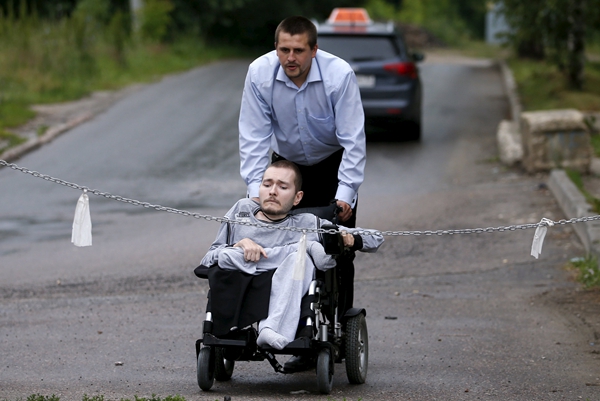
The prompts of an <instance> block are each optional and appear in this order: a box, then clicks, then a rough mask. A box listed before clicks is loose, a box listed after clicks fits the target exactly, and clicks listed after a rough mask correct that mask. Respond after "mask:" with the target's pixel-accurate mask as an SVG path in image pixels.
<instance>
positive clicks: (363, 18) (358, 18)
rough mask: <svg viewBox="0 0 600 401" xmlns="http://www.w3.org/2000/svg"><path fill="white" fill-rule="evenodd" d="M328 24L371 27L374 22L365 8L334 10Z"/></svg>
mask: <svg viewBox="0 0 600 401" xmlns="http://www.w3.org/2000/svg"><path fill="white" fill-rule="evenodd" d="M327 22H328V23H330V24H333V25H369V24H370V23H371V22H372V21H371V18H369V13H368V12H367V10H365V9H364V8H351V7H338V8H334V9H333V11H332V12H331V14H330V15H329V18H328V19H327Z"/></svg>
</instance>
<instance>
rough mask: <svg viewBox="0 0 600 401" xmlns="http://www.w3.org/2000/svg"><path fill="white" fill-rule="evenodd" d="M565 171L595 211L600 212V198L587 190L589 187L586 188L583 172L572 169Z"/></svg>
mask: <svg viewBox="0 0 600 401" xmlns="http://www.w3.org/2000/svg"><path fill="white" fill-rule="evenodd" d="M565 173H566V174H567V176H568V177H569V178H570V179H571V181H572V182H573V184H575V186H576V187H577V189H579V191H580V192H581V193H582V194H583V196H584V197H585V200H586V201H587V203H589V204H590V205H591V206H592V209H593V211H594V212H596V213H600V199H598V198H596V197H595V196H593V195H592V194H590V193H589V192H588V191H587V189H585V185H584V183H583V178H582V177H581V174H580V173H579V172H578V171H575V170H571V169H567V170H565Z"/></svg>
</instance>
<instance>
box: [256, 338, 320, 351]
mask: <svg viewBox="0 0 600 401" xmlns="http://www.w3.org/2000/svg"><path fill="white" fill-rule="evenodd" d="M259 348H260V349H262V350H264V351H268V352H271V353H273V354H290V353H293V352H294V351H299V350H307V349H312V348H313V340H311V339H310V338H308V337H300V338H297V339H295V340H294V341H292V342H291V343H289V344H288V345H287V347H285V348H284V349H282V350H278V349H275V348H272V347H270V346H268V345H261V346H260V347H259Z"/></svg>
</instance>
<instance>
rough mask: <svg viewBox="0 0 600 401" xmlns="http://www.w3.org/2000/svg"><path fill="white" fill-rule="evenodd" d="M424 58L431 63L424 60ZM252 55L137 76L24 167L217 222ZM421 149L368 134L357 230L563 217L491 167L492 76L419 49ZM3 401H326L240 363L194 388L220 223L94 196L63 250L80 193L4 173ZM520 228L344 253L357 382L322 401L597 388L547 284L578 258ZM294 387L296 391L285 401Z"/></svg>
mask: <svg viewBox="0 0 600 401" xmlns="http://www.w3.org/2000/svg"><path fill="white" fill-rule="evenodd" d="M432 59H433V60H432ZM246 66H247V62H243V61H230V62H224V63H216V64H212V65H209V66H207V67H203V68H200V69H197V70H193V71H190V72H188V73H185V74H181V75H177V76H171V77H169V78H166V79H164V80H163V81H161V82H159V83H157V84H154V85H150V86H147V87H144V88H143V89H141V90H139V91H137V92H136V93H134V94H132V95H130V96H128V97H127V98H125V99H123V100H121V101H119V102H118V103H116V104H115V105H114V106H113V107H111V108H110V109H108V110H107V111H106V112H105V113H103V114H101V115H99V116H97V117H96V118H95V119H93V120H92V121H90V122H87V123H85V124H83V125H81V126H79V127H77V128H75V129H73V130H72V131H70V132H69V133H68V134H65V135H63V136H61V137H60V138H58V139H57V140H55V141H54V142H52V143H51V144H49V145H47V146H45V147H43V148H41V149H39V150H37V151H35V152H33V153H31V154H29V155H27V156H26V157H23V158H22V159H20V160H19V161H18V164H19V165H22V166H25V167H27V168H30V169H32V170H37V171H39V172H41V173H44V174H48V175H50V176H53V177H57V178H61V179H63V180H66V181H70V182H74V183H77V184H80V185H85V186H88V187H91V188H95V189H98V190H101V191H103V192H109V193H112V194H115V195H120V196H124V197H127V198H133V199H137V200H140V201H144V202H150V203H152V204H161V205H164V206H170V207H175V208H179V209H186V210H190V211H194V212H198V213H202V214H206V215H215V216H220V215H222V214H223V213H224V212H225V211H226V210H227V209H228V208H229V206H230V205H231V204H232V203H233V202H234V201H235V200H237V199H238V198H239V197H241V196H243V195H244V193H245V189H244V186H243V183H242V181H241V179H240V178H239V175H238V170H237V169H238V163H239V159H238V156H237V128H236V117H237V112H238V109H239V99H240V96H241V88H242V83H243V78H244V73H245V69H246ZM422 73H423V80H424V84H425V93H424V101H425V106H424V110H425V121H424V134H423V141H422V142H421V143H386V142H378V141H372V142H370V143H369V145H368V162H367V171H366V182H365V184H364V185H363V187H362V189H361V194H360V204H359V216H358V224H359V225H360V226H362V227H369V228H378V229H381V230H437V229H453V228H478V227H499V226H510V225H515V224H522V223H535V222H538V221H539V220H540V219H541V218H542V217H547V218H551V219H553V220H558V219H560V218H561V217H562V215H561V212H560V210H559V209H558V206H557V205H556V203H555V201H554V199H553V198H552V196H551V194H550V193H549V192H548V191H547V190H546V189H545V188H544V186H543V185H540V184H542V183H543V180H544V178H545V177H543V176H533V177H532V176H524V175H522V174H521V173H520V172H519V171H516V170H507V169H505V168H503V167H502V166H501V165H499V164H498V162H497V157H496V155H497V150H496V145H495V130H496V127H497V124H498V122H499V121H500V120H501V119H502V118H505V117H506V114H507V113H508V105H507V101H506V98H505V95H504V92H503V89H502V84H501V80H500V74H499V71H498V69H497V68H495V67H494V66H493V65H491V64H490V63H488V62H482V61H473V60H454V59H453V60H448V59H441V60H440V59H436V58H434V57H432V58H430V61H429V62H427V63H425V64H424V65H423V66H422ZM0 188H2V191H1V193H0V199H1V202H0V216H2V218H1V219H0V272H1V274H2V281H1V284H0V350H2V364H1V365H0V399H8V400H16V399H18V398H26V397H27V396H28V395H29V394H33V393H41V394H47V395H49V394H56V395H59V396H60V397H61V400H81V398H82V396H83V394H88V395H96V394H102V395H104V397H105V399H106V400H109V399H110V400H112V399H115V400H119V399H121V398H131V399H133V397H134V396H135V395H137V396H150V395H151V394H157V395H159V396H163V397H164V396H167V395H173V394H180V395H183V396H184V397H185V398H186V399H188V400H215V399H223V397H224V396H226V395H229V396H231V397H232V399H233V400H241V399H243V400H278V399H289V400H292V399H302V400H322V399H328V398H327V397H325V396H321V395H319V394H318V391H317V386H316V378H315V375H314V372H305V373H301V374H295V375H287V376H284V375H280V374H275V373H273V371H272V369H271V368H270V366H269V365H268V363H267V362H262V363H259V362H252V363H238V364H237V365H236V370H235V372H234V377H233V379H232V381H230V382H227V383H216V384H215V386H214V387H213V390H212V391H211V392H209V393H203V392H201V391H200V390H199V388H198V386H197V384H196V376H195V374H196V372H195V351H194V343H195V340H196V339H197V338H198V337H199V335H200V332H199V331H200V328H201V320H202V318H203V313H202V312H203V309H204V306H205V297H206V292H207V289H208V288H207V285H206V283H205V282H204V281H202V280H199V279H196V278H195V277H194V276H193V274H192V269H193V267H195V266H196V265H197V264H198V262H199V260H200V259H201V257H202V256H203V255H204V252H205V250H206V249H207V247H208V246H209V244H210V242H211V241H212V239H213V237H214V235H215V233H216V230H217V228H218V226H217V223H214V222H211V221H205V220H197V219H194V218H191V217H185V216H179V215H173V214H169V213H165V212H157V211H154V210H149V209H146V208H142V207H138V206H132V205H130V204H126V203H122V202H117V201H114V200H108V199H105V198H101V197H97V196H93V195H92V196H90V197H91V211H92V222H93V225H94V229H93V234H94V238H93V241H94V245H93V246H92V247H90V248H76V247H74V246H73V245H71V244H70V232H71V223H72V218H73V212H74V209H75V204H76V201H77V198H78V197H79V191H77V190H73V189H71V188H67V187H64V186H61V185H57V184H54V183H52V182H48V181H45V180H41V179H38V178H35V177H32V176H30V175H25V174H22V173H20V172H16V171H12V170H8V169H2V170H0ZM532 238H533V231H532V230H518V231H508V232H494V233H486V234H471V235H453V236H448V235H446V236H433V237H432V236H402V237H398V236H391V237H387V238H386V243H385V244H384V245H383V247H382V249H381V250H380V252H378V253H377V254H372V255H359V257H358V258H357V262H356V265H357V279H356V302H355V304H356V305H357V306H363V307H365V308H367V321H368V325H369V339H370V362H369V375H368V379H367V383H366V384H365V385H362V386H355V385H349V384H348V382H347V380H346V377H345V371H344V367H343V365H336V374H335V378H334V389H333V392H332V394H331V396H330V399H334V400H338V399H339V400H341V399H346V400H358V399H362V400H434V399H438V400H469V399H473V400H475V399H480V400H486V399H501V400H576V399H584V400H585V399H590V400H597V399H600V387H598V384H600V380H599V379H598V377H599V376H600V372H598V356H597V355H598V353H599V351H597V346H596V345H595V342H597V341H598V340H597V339H596V338H595V336H597V335H596V334H595V333H596V331H595V329H594V328H593V327H590V326H589V325H586V324H584V323H582V321H581V320H579V319H577V317H576V316H571V315H569V314H565V313H564V312H563V310H562V309H560V308H557V307H556V305H555V303H553V302H549V301H548V299H550V298H552V295H553V294H555V293H558V292H561V291H565V290H571V289H573V288H575V287H576V285H575V284H574V283H573V282H572V281H571V280H570V279H569V275H568V273H567V272H566V271H565V270H564V269H563V266H564V263H565V262H566V261H567V260H569V259H570V258H571V257H574V256H581V255H582V253H583V251H582V247H581V245H580V244H579V242H578V240H577V238H576V237H575V235H574V234H573V231H572V229H571V228H570V227H566V226H561V227H554V228H552V229H551V230H550V231H549V233H548V235H547V237H546V242H545V244H544V249H543V253H542V257H541V258H540V259H539V260H535V259H533V258H532V257H531V256H529V250H530V247H531V240H532ZM298 392H300V394H298Z"/></svg>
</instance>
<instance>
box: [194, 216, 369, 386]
mask: <svg viewBox="0 0 600 401" xmlns="http://www.w3.org/2000/svg"><path fill="white" fill-rule="evenodd" d="M332 208H333V209H332ZM292 212H294V213H305V212H310V213H313V214H316V215H317V216H319V217H322V218H325V219H327V220H329V221H333V224H332V225H324V226H322V228H323V229H326V230H330V229H333V230H337V225H336V210H335V208H334V207H333V206H332V207H324V208H311V209H297V210H295V211H292ZM331 216H333V218H332V217H331ZM321 239H322V241H321V242H322V243H323V245H324V248H325V252H326V253H327V254H329V255H332V256H334V258H336V260H337V264H336V266H335V267H333V268H331V269H329V270H326V271H321V270H318V269H315V273H314V275H313V280H312V281H311V284H310V287H309V290H308V293H307V294H306V295H305V296H304V298H303V299H302V312H301V319H300V320H301V322H300V324H299V328H298V332H297V335H296V339H295V340H294V341H292V342H291V343H289V344H288V345H287V346H286V347H285V348H283V349H281V350H277V349H274V348H271V347H269V346H259V345H257V343H256V339H257V337H258V321H259V320H261V319H264V318H266V314H267V313H268V302H269V294H270V279H271V277H272V275H273V272H274V271H271V272H266V273H262V274H260V275H257V276H249V275H246V274H245V273H242V272H239V271H225V270H222V269H220V268H219V267H218V266H214V267H211V268H208V267H206V266H199V267H197V268H196V269H195V271H194V272H195V274H196V276H198V277H200V278H203V279H209V284H210V290H209V293H208V303H207V307H206V318H205V320H204V322H203V327H202V338H200V339H198V340H197V341H196V357H197V379H198V385H199V387H200V388H201V389H202V390H203V391H208V390H210V389H211V388H212V386H213V384H214V381H215V380H217V381H220V382H225V381H228V380H230V379H231V377H232V375H233V371H234V367H235V362H236V361H264V360H265V359H266V360H267V361H268V362H269V363H270V364H271V366H272V368H273V369H274V371H275V372H276V373H283V374H290V373H294V372H289V371H286V370H285V368H284V367H283V366H282V365H281V364H280V363H279V362H278V361H277V357H276V356H277V355H295V356H304V357H308V358H311V360H312V361H316V379H317V387H318V390H319V392H320V393H322V394H329V393H330V392H331V390H332V384H333V375H334V367H335V364H336V363H337V364H341V363H343V362H345V365H346V375H347V378H348V381H349V382H350V383H352V384H363V383H365V381H366V378H367V368H368V359H369V340H368V331H367V322H366V310H365V309H363V308H345V307H344V302H343V298H344V289H343V288H341V285H340V283H341V280H342V275H343V261H344V260H346V261H352V260H353V259H354V253H353V252H350V251H348V250H344V245H343V240H342V238H341V235H340V234H339V233H334V234H330V233H324V234H322V235H321ZM239 282H241V283H242V284H234V285H233V287H229V286H230V284H229V283H239ZM213 283H214V284H215V285H214V286H213ZM223 283H224V284H223ZM221 285H222V286H221ZM219 286H221V288H219ZM236 286H237V287H236ZM225 289H227V290H228V292H229V293H233V292H236V291H238V290H239V291H242V292H244V291H245V295H244V299H243V300H242V301H240V306H241V308H242V310H241V311H238V312H239V315H240V316H241V317H239V318H238V316H237V315H236V317H235V321H236V322H241V324H240V325H239V326H238V327H240V328H236V329H234V330H229V329H228V324H226V325H225V328H226V329H224V328H223V327H219V326H223V325H222V324H221V325H219V323H220V321H219V316H220V315H223V314H222V313H220V312H219V311H220V310H223V308H224V307H227V306H224V304H227V303H229V301H228V300H220V301H219V302H216V300H217V298H218V294H223V292H224V290H225ZM261 289H262V290H261ZM216 291H218V292H216ZM244 309H245V310H244ZM261 311H263V313H262V314H261ZM213 319H214V320H213ZM229 324H230V323H229Z"/></svg>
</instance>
